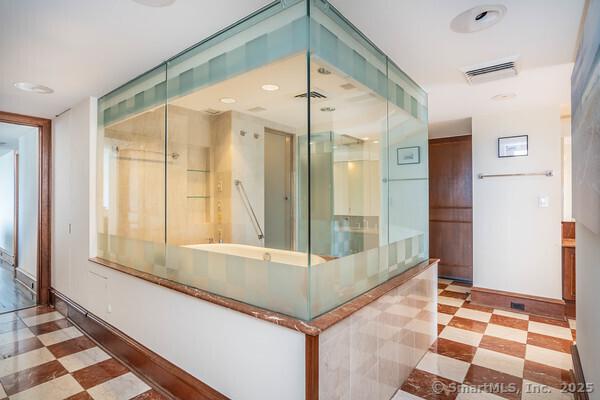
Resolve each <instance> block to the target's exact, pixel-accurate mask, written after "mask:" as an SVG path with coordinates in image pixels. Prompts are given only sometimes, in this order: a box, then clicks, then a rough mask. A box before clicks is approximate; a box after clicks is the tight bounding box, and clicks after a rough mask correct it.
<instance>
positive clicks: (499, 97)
mask: <svg viewBox="0 0 600 400" xmlns="http://www.w3.org/2000/svg"><path fill="white" fill-rule="evenodd" d="M515 97H517V94H516V93H500V94H497V95H495V96H493V97H492V100H496V101H502V100H510V99H514V98H515Z"/></svg>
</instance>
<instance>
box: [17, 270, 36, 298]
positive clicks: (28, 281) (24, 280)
mask: <svg viewBox="0 0 600 400" xmlns="http://www.w3.org/2000/svg"><path fill="white" fill-rule="evenodd" d="M15 274H16V277H15V278H16V279H17V282H19V283H20V284H22V285H23V286H25V287H26V288H27V289H29V290H30V291H31V292H33V293H37V282H36V280H35V279H33V278H32V277H31V276H29V275H28V274H27V273H25V272H23V271H21V270H20V269H19V268H17V269H16V270H15Z"/></svg>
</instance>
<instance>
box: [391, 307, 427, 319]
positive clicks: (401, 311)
mask: <svg viewBox="0 0 600 400" xmlns="http://www.w3.org/2000/svg"><path fill="white" fill-rule="evenodd" d="M386 311H387V312H389V313H391V314H396V315H402V316H403V317H409V318H414V317H416V316H417V314H418V313H420V312H421V309H419V308H415V307H410V306H405V305H402V304H394V305H393V306H390V307H389V308H388V309H387V310H386Z"/></svg>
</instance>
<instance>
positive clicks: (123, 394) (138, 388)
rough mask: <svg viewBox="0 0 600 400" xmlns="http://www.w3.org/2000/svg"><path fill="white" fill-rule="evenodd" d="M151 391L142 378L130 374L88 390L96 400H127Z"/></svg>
mask: <svg viewBox="0 0 600 400" xmlns="http://www.w3.org/2000/svg"><path fill="white" fill-rule="evenodd" d="M148 390H150V386H148V385H146V383H144V381H142V380H141V379H140V378H138V377H137V376H135V375H134V374H132V373H131V372H128V373H126V374H124V375H121V376H119V377H117V378H114V379H111V380H109V381H107V382H104V383H101V384H100V385H98V386H94V387H93V388H91V389H88V393H89V394H90V395H91V396H92V397H93V398H94V400H127V399H130V398H132V397H135V396H137V395H138V394H142V393H144V392H146V391H148Z"/></svg>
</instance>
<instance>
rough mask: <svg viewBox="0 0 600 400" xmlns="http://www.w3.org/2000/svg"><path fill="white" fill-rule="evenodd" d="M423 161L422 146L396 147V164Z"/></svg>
mask: <svg viewBox="0 0 600 400" xmlns="http://www.w3.org/2000/svg"><path fill="white" fill-rule="evenodd" d="M420 163H421V147H419V146H412V147H398V148H397V149H396V164H397V165H410V164H420Z"/></svg>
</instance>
